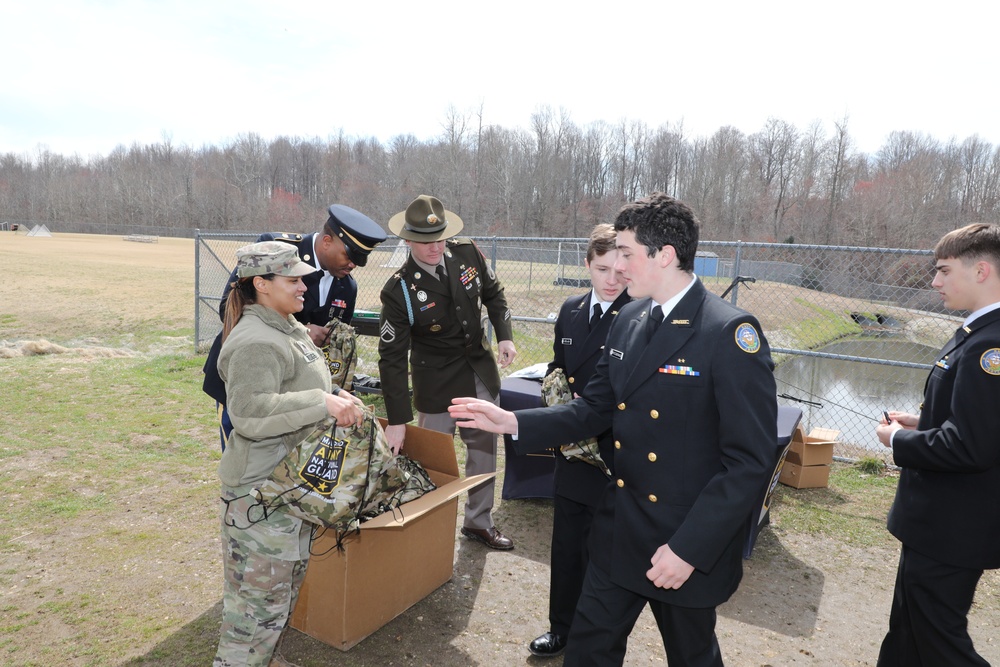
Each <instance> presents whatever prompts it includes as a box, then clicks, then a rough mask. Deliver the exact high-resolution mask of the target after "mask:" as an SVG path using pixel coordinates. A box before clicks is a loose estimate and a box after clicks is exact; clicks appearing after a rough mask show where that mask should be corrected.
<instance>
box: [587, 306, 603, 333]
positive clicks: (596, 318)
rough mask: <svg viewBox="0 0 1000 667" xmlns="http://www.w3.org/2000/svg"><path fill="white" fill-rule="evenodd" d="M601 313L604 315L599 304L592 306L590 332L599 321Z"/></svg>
mask: <svg viewBox="0 0 1000 667" xmlns="http://www.w3.org/2000/svg"><path fill="white" fill-rule="evenodd" d="M603 313H604V311H603V310H601V304H599V303H595V304H594V313H593V315H591V316H590V330H591V331H593V330H594V327H596V326H597V323H598V322H600V321H601V315H602V314H603Z"/></svg>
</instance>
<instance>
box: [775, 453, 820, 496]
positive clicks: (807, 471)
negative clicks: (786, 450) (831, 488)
mask: <svg viewBox="0 0 1000 667" xmlns="http://www.w3.org/2000/svg"><path fill="white" fill-rule="evenodd" d="M778 481H779V482H781V483H782V484H785V485H787V486H794V487H795V488H796V489H815V488H822V487H826V486H828V485H829V483H830V466H828V465H825V466H801V465H799V464H798V463H789V462H788V461H787V460H786V461H785V465H783V466H781V476H780V477H779V478H778Z"/></svg>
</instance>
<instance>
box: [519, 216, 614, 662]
mask: <svg viewBox="0 0 1000 667" xmlns="http://www.w3.org/2000/svg"><path fill="white" fill-rule="evenodd" d="M617 259H618V251H617V250H616V249H615V228H614V227H612V226H611V225H609V224H601V225H597V226H596V227H595V228H594V230H593V231H592V232H591V233H590V241H589V242H588V244H587V258H586V259H585V260H584V265H585V266H586V267H587V271H588V273H589V274H590V284H591V285H592V286H593V289H592V290H590V291H589V292H587V293H586V294H584V295H582V296H571V297H570V298H568V299H566V302H565V303H563V305H562V308H560V309H559V318H558V319H557V320H556V327H555V340H554V341H553V344H552V351H553V355H554V356H553V359H552V362H551V363H550V364H549V368H548V371H547V372H548V373H551V372H552V371H553V370H555V369H557V368H560V369H562V370H563V372H564V373H565V374H566V379H567V381H568V382H569V386H570V389H571V390H572V391H573V393H574V394H579V393H580V392H582V391H583V388H584V387H586V386H587V382H588V381H589V380H590V377H591V376H592V375H593V374H594V368H595V367H596V366H597V360H598V359H599V358H600V356H601V352H602V351H603V350H604V339H605V338H607V335H608V329H609V328H610V327H611V322H612V321H613V320H614V318H615V317H616V316H617V315H618V311H620V310H621V308H622V306H624V305H625V304H626V303H628V302H629V301H631V300H632V299H631V298H630V297H629V295H628V293H626V292H625V279H624V278H623V277H622V274H621V273H620V272H618V271H616V270H615V260H617ZM598 446H599V448H600V452H601V458H602V459H603V460H604V462H605V463H606V464H607V465H608V467H609V468H610V469H611V470H614V451H615V450H614V447H613V446H612V439H611V432H610V431H606V432H605V433H604V434H602V435H601V437H600V438H599V440H598ZM608 482H609V479H608V476H607V475H605V474H604V472H602V471H601V470H600V469H599V468H597V467H596V466H592V465H589V464H587V463H584V462H582V461H577V460H574V461H570V460H568V459H566V457H564V456H560V455H558V454H557V455H556V471H555V498H554V500H553V519H552V552H551V556H550V558H549V561H550V563H551V570H550V573H549V631H548V632H546V633H545V634H543V635H541V636H540V637H538V638H536V639H535V640H534V641H532V642H531V643H530V644H529V645H528V650H529V651H530V652H531V653H532V655H537V656H540V657H554V656H557V655H560V654H561V653H562V652H563V650H564V649H565V648H566V638H567V637H568V636H569V626H570V623H572V621H573V613H574V612H575V611H576V602H577V600H578V599H579V597H580V588H581V587H582V586H583V574H584V572H586V570H587V561H588V559H589V557H588V554H587V536H588V535H589V534H590V524H591V522H592V521H593V518H594V512H595V511H596V509H597V505H598V503H599V502H600V500H601V497H602V496H603V494H604V491H605V489H606V488H607V486H608Z"/></svg>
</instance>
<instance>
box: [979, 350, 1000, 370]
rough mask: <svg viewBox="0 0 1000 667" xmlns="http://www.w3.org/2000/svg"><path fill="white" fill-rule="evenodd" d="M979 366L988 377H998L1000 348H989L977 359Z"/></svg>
mask: <svg viewBox="0 0 1000 667" xmlns="http://www.w3.org/2000/svg"><path fill="white" fill-rule="evenodd" d="M979 365H980V366H981V367H982V369H983V370H984V371H986V372H987V373H989V374H990V375H1000V348H997V347H991V348H990V349H988V350H986V351H985V352H983V356H981V357H979Z"/></svg>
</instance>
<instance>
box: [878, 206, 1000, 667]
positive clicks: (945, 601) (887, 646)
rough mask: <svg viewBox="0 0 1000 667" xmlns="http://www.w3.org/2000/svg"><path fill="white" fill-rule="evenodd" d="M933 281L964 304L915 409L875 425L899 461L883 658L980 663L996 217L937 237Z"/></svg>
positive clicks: (998, 259)
mask: <svg viewBox="0 0 1000 667" xmlns="http://www.w3.org/2000/svg"><path fill="white" fill-rule="evenodd" d="M934 259H935V263H936V267H935V268H936V269H937V273H936V275H935V276H934V281H933V282H932V283H931V287H932V288H933V289H935V290H937V292H938V293H939V294H940V295H941V297H942V298H943V300H944V305H945V307H946V308H949V309H952V310H961V311H966V312H968V313H969V315H968V317H966V318H965V321H964V322H963V326H962V327H961V328H959V329H958V331H956V332H955V335H954V337H953V338H952V339H951V340H950V341H949V342H948V344H947V345H945V347H944V349H943V350H942V351H941V353H940V355H939V356H938V361H937V362H936V363H935V364H934V368H933V369H932V370H931V372H930V375H929V376H928V378H927V384H926V385H925V387H924V402H923V404H922V406H921V409H920V414H919V415H914V414H909V413H906V412H897V411H890V412H889V413H888V416H889V422H888V423H886V421H885V420H884V419H883V420H882V422H881V424H880V425H879V426H878V427H876V434H877V435H878V438H879V440H880V441H881V442H882V444H883V445H885V446H886V447H892V457H893V461H894V462H895V463H896V465H898V466H899V467H900V468H901V469H902V471H901V472H900V474H899V485H898V486H897V488H896V499H895V500H894V501H893V503H892V509H891V510H890V511H889V522H888V525H889V532H890V533H892V534H893V535H894V536H895V537H896V538H897V539H898V540H899V541H900V543H901V548H900V554H899V569H898V571H897V573H896V589H895V592H894V593H893V600H892V609H891V612H890V615H889V632H888V633H887V634H886V636H885V639H884V640H883V641H882V647H881V650H880V652H879V656H878V665H879V667H904V666H906V667H908V666H910V665H925V666H926V665H948V666H949V667H955V666H958V665H963V666H964V665H970V666H971V665H982V666H984V667H985V666H986V665H988V664H989V663H987V662H986V660H984V659H983V657H982V656H980V655H979V653H977V652H976V649H975V647H974V646H973V644H972V638H971V637H970V636H969V629H968V618H967V617H968V613H969V609H970V608H971V606H972V600H973V597H974V596H975V593H976V587H977V585H978V583H979V579H980V578H981V577H982V575H983V571H984V570H992V569H996V568H1000V512H998V511H997V507H998V506H1000V411H998V410H997V405H998V404H1000V227H998V226H997V225H985V224H972V225H968V226H966V227H962V228H961V229H956V230H954V231H951V232H949V233H948V234H945V236H944V237H943V238H942V239H941V240H940V241H938V243H937V246H936V247H935V248H934Z"/></svg>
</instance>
